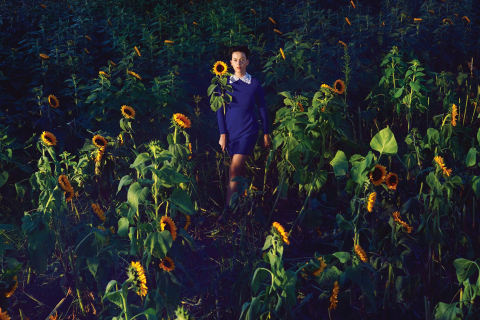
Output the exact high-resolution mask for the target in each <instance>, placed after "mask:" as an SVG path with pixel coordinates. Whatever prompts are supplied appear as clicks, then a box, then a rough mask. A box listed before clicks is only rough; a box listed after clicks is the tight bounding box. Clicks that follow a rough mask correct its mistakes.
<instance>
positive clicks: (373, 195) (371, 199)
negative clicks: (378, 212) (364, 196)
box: [367, 192, 377, 212]
mask: <svg viewBox="0 0 480 320" xmlns="http://www.w3.org/2000/svg"><path fill="white" fill-rule="evenodd" d="M376 200H377V193H376V192H372V193H370V194H369V195H368V201H367V210H368V212H372V211H373V207H374V206H375V201H376Z"/></svg>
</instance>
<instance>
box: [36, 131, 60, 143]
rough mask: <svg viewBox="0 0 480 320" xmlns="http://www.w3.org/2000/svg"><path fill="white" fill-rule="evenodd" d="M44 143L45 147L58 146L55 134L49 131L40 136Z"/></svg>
mask: <svg viewBox="0 0 480 320" xmlns="http://www.w3.org/2000/svg"><path fill="white" fill-rule="evenodd" d="M40 138H41V139H42V142H43V144H44V145H45V146H56V145H57V138H56V137H55V135H54V134H53V133H50V132H48V131H43V133H42V135H41V136H40Z"/></svg>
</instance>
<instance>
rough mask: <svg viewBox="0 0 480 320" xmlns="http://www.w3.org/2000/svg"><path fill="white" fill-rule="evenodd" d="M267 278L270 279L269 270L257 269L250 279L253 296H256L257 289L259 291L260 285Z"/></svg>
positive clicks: (270, 273)
mask: <svg viewBox="0 0 480 320" xmlns="http://www.w3.org/2000/svg"><path fill="white" fill-rule="evenodd" d="M267 277H270V278H271V277H272V272H271V271H270V270H268V269H265V268H257V270H255V273H254V274H253V278H252V290H253V294H257V291H258V289H260V284H261V283H262V281H263V280H264V279H265V278H267Z"/></svg>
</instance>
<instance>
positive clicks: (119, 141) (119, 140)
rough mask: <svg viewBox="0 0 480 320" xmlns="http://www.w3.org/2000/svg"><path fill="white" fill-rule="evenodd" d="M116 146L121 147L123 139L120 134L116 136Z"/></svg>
mask: <svg viewBox="0 0 480 320" xmlns="http://www.w3.org/2000/svg"><path fill="white" fill-rule="evenodd" d="M118 145H119V146H123V137H122V134H121V133H120V134H119V135H118Z"/></svg>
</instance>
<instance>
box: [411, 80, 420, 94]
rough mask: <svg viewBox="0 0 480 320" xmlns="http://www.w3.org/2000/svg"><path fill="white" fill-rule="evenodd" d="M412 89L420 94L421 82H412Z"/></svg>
mask: <svg viewBox="0 0 480 320" xmlns="http://www.w3.org/2000/svg"><path fill="white" fill-rule="evenodd" d="M410 88H412V90H413V91H415V92H420V82H419V81H418V80H415V82H413V81H410Z"/></svg>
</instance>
